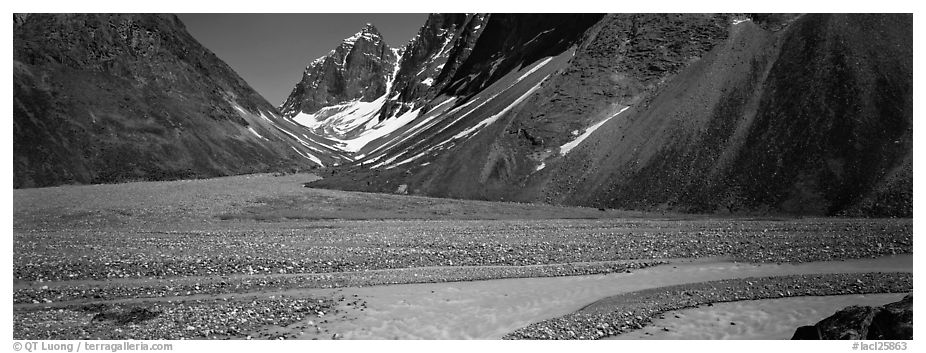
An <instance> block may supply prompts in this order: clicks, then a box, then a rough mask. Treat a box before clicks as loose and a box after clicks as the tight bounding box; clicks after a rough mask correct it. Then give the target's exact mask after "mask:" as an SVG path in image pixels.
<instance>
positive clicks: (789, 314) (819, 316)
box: [610, 293, 906, 340]
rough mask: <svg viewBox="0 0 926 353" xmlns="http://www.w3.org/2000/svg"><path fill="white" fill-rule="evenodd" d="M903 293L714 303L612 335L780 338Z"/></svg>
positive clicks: (736, 338) (789, 336)
mask: <svg viewBox="0 0 926 353" xmlns="http://www.w3.org/2000/svg"><path fill="white" fill-rule="evenodd" d="M904 295H906V294H903V293H892V294H861V295H860V294H855V295H836V296H826V297H794V298H779V299H763V300H745V301H739V302H730V303H717V304H714V305H713V306H710V307H707V306H702V307H699V308H691V309H684V310H678V311H671V312H667V313H665V314H664V315H663V317H664V318H663V319H656V320H653V323H652V324H651V325H649V326H647V327H644V328H643V329H642V330H636V331H631V332H628V333H625V334H622V335H618V336H615V337H611V338H610V339H670V340H677V339H696V340H720V339H726V340H729V339H734V340H782V339H785V340H786V339H791V336H792V335H794V330H796V329H797V328H798V327H800V326H804V325H813V324H816V323H817V322H819V321H820V320H823V319H825V318H827V317H829V316H830V315H833V313H835V312H836V311H839V310H840V309H842V308H844V307H847V306H849V305H868V306H879V305H884V304H887V303H891V302H896V301H898V300H900V299H902V298H903V297H904Z"/></svg>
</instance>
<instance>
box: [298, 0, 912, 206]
mask: <svg viewBox="0 0 926 353" xmlns="http://www.w3.org/2000/svg"><path fill="white" fill-rule="evenodd" d="M543 18H546V16H540V17H537V18H534V17H531V16H527V15H506V16H500V15H489V16H488V20H487V21H486V28H485V29H484V31H483V32H482V33H481V34H480V35H479V38H478V39H477V41H476V43H475V45H474V46H473V49H472V52H471V53H470V54H469V55H468V57H467V59H466V60H465V61H464V62H463V63H462V64H461V65H460V67H459V68H458V69H457V71H456V72H454V73H453V74H452V75H450V74H449V73H447V72H444V73H442V76H441V77H442V78H441V79H439V80H437V81H438V82H435V85H443V86H444V88H443V90H442V91H441V92H442V93H444V94H446V95H454V96H464V97H465V96H467V95H469V94H472V93H473V92H478V91H479V90H480V89H481V88H482V87H485V84H486V83H488V82H490V81H491V79H492V77H496V76H498V75H500V74H504V73H506V72H509V71H511V70H513V69H515V68H517V67H519V64H520V63H525V62H530V61H531V60H532V59H533V60H536V59H537V58H542V57H544V56H549V55H553V54H556V53H557V51H559V50H566V48H568V46H566V45H560V46H557V43H569V42H570V41H568V40H564V38H573V37H574V38H577V40H576V41H575V42H574V44H575V45H576V53H575V56H574V57H572V58H571V59H570V60H569V64H568V66H567V67H565V68H564V69H562V70H559V71H558V72H557V74H555V75H553V76H551V77H550V79H549V80H548V81H547V82H545V83H544V84H543V86H542V87H541V88H540V89H539V90H538V91H537V92H536V93H534V94H533V96H531V97H530V98H529V99H527V100H526V101H525V102H524V103H523V104H521V106H519V107H518V109H515V110H513V111H512V112H511V113H508V114H506V115H505V116H503V117H502V118H501V119H499V120H498V121H497V122H495V123H494V124H491V125H488V126H487V127H485V128H483V129H482V130H481V132H480V133H479V134H478V135H476V136H475V137H474V138H471V139H469V140H468V141H467V142H466V143H463V144H461V145H458V146H454V147H453V148H450V149H447V150H446V151H444V152H442V153H441V154H440V155H439V156H437V157H427V158H422V159H421V160H420V162H421V163H422V164H426V163H424V162H427V164H426V165H420V166H419V165H416V166H408V167H403V168H394V169H381V170H369V169H365V168H357V167H354V166H347V167H345V169H346V170H347V171H349V172H348V173H343V172H339V173H338V176H336V177H330V178H326V179H325V180H321V181H318V182H316V183H314V184H313V185H315V186H323V187H333V188H339V189H350V190H367V191H384V192H393V191H395V190H396V185H400V184H405V185H407V190H409V192H411V193H418V194H425V195H431V196H442V197H452V198H473V199H489V200H516V201H527V202H535V201H542V202H549V203H555V204H570V205H585V206H596V207H613V208H626V209H650V210H674V211H683V212H706V213H716V212H720V213H727V212H729V213H789V214H812V215H853V216H904V217H908V216H911V215H912V199H911V195H912V18H911V16H910V15H905V14H890V15H883V14H880V15H879V14H874V15H871V14H869V15H864V14H858V15H854V14H850V15H846V14H835V15H832V14H810V15H803V16H797V15H781V14H775V15H749V16H746V15H723V14H721V15H699V14H681V15H675V14H615V15H607V16H605V17H604V18H603V19H601V20H600V21H597V22H595V23H593V25H592V26H591V27H588V28H587V29H582V30H581V31H571V32H568V33H569V35H565V36H559V37H551V38H550V41H546V40H541V41H540V42H541V43H540V44H536V45H535V44H533V43H532V44H531V45H524V44H526V43H528V42H530V39H532V38H533V37H527V38H524V37H522V36H515V35H513V34H512V35H511V36H508V35H507V34H510V33H521V34H523V33H528V32H530V33H541V32H543V31H536V29H538V28H542V27H543V26H534V27H531V25H529V24H530V23H533V22H532V20H531V19H535V20H539V21H542V20H543ZM750 18H753V19H754V20H751V21H750V20H749V19H750ZM554 20H555V19H553V18H550V19H549V21H554ZM519 21H524V24H521V23H519ZM554 22H555V21H554ZM576 22H580V21H576ZM493 27H495V29H493ZM499 28H504V30H500V29H499ZM518 28H535V29H531V30H524V31H522V32H519V30H518ZM579 28H581V26H579ZM493 33H494V34H493ZM514 43H517V44H518V45H514ZM551 48H556V50H554V49H551ZM534 50H536V52H534ZM560 52H561V51H560ZM498 53H504V55H499V54H498ZM493 64H497V65H498V67H496V68H495V70H492V67H493ZM445 71H446V69H445ZM490 71H491V72H490ZM499 73H500V74H499ZM425 99H426V98H425ZM461 102H462V101H461ZM458 104H461V103H458ZM622 106H630V107H631V108H630V109H629V110H628V111H626V112H624V113H622V114H621V115H620V116H618V117H616V118H614V119H612V120H610V121H609V122H608V123H607V124H605V125H603V126H602V127H601V128H600V129H599V130H597V131H596V132H595V133H594V134H592V135H591V136H590V137H589V138H588V139H587V140H585V141H584V142H583V144H581V145H580V146H579V147H578V148H576V149H575V150H573V151H571V152H570V153H569V154H567V155H565V156H559V155H558V153H557V152H558V150H559V146H561V145H562V144H564V143H566V142H568V141H570V140H571V139H573V138H574V137H573V136H574V135H571V133H570V132H571V131H577V130H578V131H581V130H583V129H584V128H585V127H587V126H589V125H591V124H594V123H595V122H597V121H601V120H602V119H604V118H605V117H607V116H609V115H612V114H613V112H615V111H617V110H616V108H619V107H622ZM487 114H491V113H487ZM473 119H476V120H478V119H479V118H478V117H474V118H473ZM424 138H428V137H424ZM541 163H544V164H545V165H546V168H545V169H543V170H540V171H537V169H536V168H537V166H538V165H539V164H541ZM451 166H452V168H451ZM486 171H489V172H488V173H486ZM482 176H488V177H487V178H484V177H482Z"/></svg>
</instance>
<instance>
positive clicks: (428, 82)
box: [421, 77, 434, 86]
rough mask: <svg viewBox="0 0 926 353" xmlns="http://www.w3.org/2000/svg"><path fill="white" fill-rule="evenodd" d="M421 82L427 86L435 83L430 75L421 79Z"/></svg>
mask: <svg viewBox="0 0 926 353" xmlns="http://www.w3.org/2000/svg"><path fill="white" fill-rule="evenodd" d="M421 84H422V85H425V86H430V85H433V84H434V79H433V78H430V77H428V78H426V79H424V81H421Z"/></svg>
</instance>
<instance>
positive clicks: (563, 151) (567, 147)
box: [559, 106, 630, 156]
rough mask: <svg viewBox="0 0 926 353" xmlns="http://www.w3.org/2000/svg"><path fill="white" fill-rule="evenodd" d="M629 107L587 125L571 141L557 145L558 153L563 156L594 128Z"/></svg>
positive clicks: (590, 133)
mask: <svg viewBox="0 0 926 353" xmlns="http://www.w3.org/2000/svg"><path fill="white" fill-rule="evenodd" d="M629 108H630V107H629V106H627V107H624V108H623V109H621V110H620V111H619V112H617V113H614V115H611V116H609V117H607V118H605V119H604V120H602V121H599V122H598V123H596V124H595V125H592V126H589V127H588V128H587V129H585V132H584V133H582V135H579V137H577V138H576V139H575V140H572V141H570V142H568V143H566V144H565V145H562V146H560V147H559V154H560V155H561V156H565V155H566V153H569V151H572V149H573V148H576V146H578V145H579V144H580V143H582V141H585V139H586V138H588V137H589V136H591V135H592V133H593V132H595V130H598V128H599V127H601V126H602V125H604V123H606V122H608V120H611V118H613V117H615V116H618V114H620V113H623V112H624V111H625V110H627V109H629Z"/></svg>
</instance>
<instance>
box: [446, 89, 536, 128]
mask: <svg viewBox="0 0 926 353" xmlns="http://www.w3.org/2000/svg"><path fill="white" fill-rule="evenodd" d="M547 77H550V75H547V76H545V77H544V78H543V79H541V80H540V82H537V84H536V85H534V87H531V89H529V90H527V92H524V94H522V95H521V96H520V97H518V99H515V100H514V102H511V104H509V105H508V106H507V107H505V109H502V111H500V112H498V113H496V114H495V115H492V116H490V117H488V118H486V119H485V120H483V121H480V122H479V123H478V124H476V125H475V126H473V127H470V128H469V129H466V130H463V131H461V132H460V133H458V134H456V135H453V138H452V139H458V138H462V137H468V136H469V135H470V134H472V133H473V132H475V131H476V130H479V129H481V128H483V127H486V126H488V125H490V124H492V123H494V122H495V121H496V120H498V118H501V117H502V116H503V115H505V114H507V113H508V112H509V111H511V109H514V107H517V106H518V105H519V104H521V102H523V101H524V100H525V99H527V97H530V95H531V94H534V92H535V91H537V90H538V89H539V88H540V85H541V84H543V82H544V81H546V79H547Z"/></svg>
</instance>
